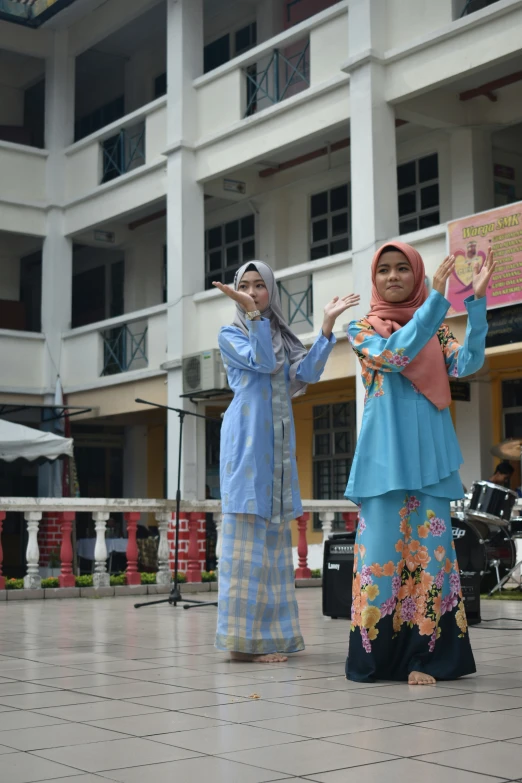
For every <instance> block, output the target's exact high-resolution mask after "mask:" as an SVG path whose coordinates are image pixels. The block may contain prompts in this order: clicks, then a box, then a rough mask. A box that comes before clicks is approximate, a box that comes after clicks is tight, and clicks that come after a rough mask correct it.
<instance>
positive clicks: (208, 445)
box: [0, 0, 522, 499]
mask: <svg viewBox="0 0 522 783" xmlns="http://www.w3.org/2000/svg"><path fill="white" fill-rule="evenodd" d="M57 2H58V3H59V2H60V0H57ZM521 29H522V0H496V1H493V2H485V1H484V0H437V2H433V1H432V0H371V2H370V0H341V1H340V2H333V1H332V0H258V1H256V0H235V1H234V2H232V1H230V2H225V0H166V1H165V0H163V1H161V2H158V1H157V0H104V2H101V0H75V2H73V3H72V4H68V7H67V8H65V9H64V10H61V11H60V12H59V13H57V14H56V15H55V16H53V17H52V18H51V19H49V20H48V21H46V22H45V23H44V24H42V25H41V26H40V27H34V28H31V27H27V26H24V25H19V24H13V23H12V22H10V21H8V19H7V18H4V19H2V21H0V62H1V63H2V73H3V75H4V76H3V78H2V85H1V86H0V181H1V183H2V192H1V195H0V357H1V362H2V368H3V374H2V381H1V383H0V405H1V406H6V407H5V409H4V410H5V412H6V414H9V415H11V417H14V418H16V420H19V421H24V420H26V421H30V422H32V423H33V424H34V423H35V421H36V419H35V417H36V416H40V412H41V408H40V407H39V406H45V405H50V404H52V402H53V400H54V394H55V385H56V380H57V377H59V379H60V381H61V384H62V387H63V391H64V394H65V396H66V399H67V403H68V404H69V405H71V406H78V407H83V408H90V409H91V411H90V412H89V413H88V414H84V415H82V416H79V417H78V418H77V419H72V420H71V421H72V422H73V435H74V437H75V441H76V444H77V449H78V452H79V454H80V456H78V463H79V465H78V470H79V479H80V492H81V494H85V495H93V494H94V495H98V496H111V495H112V496H118V495H121V496H125V497H133V496H134V497H147V496H149V497H158V496H162V495H163V494H164V493H165V494H166V495H167V496H168V497H174V494H175V491H176V481H177V453H178V416H177V414H176V413H175V412H173V411H169V412H168V414H167V413H166V412H164V411H162V410H160V409H153V408H148V407H146V406H144V405H142V404H140V403H136V402H135V400H136V399H137V398H141V399H145V400H150V401H152V402H155V403H159V404H160V405H169V406H172V407H175V408H184V409H186V410H188V411H192V412H197V413H205V412H206V413H207V414H209V415H211V416H214V417H216V418H219V415H220V413H222V412H223V410H224V409H225V408H226V405H227V404H228V400H229V397H227V392H226V389H224V388H223V383H222V376H221V374H220V373H219V371H217V372H216V373H215V374H214V375H215V377H214V379H213V382H212V383H210V381H209V384H210V386H212V387H213V388H206V389H204V391H205V392H216V394H215V395H212V394H210V393H209V394H196V395H193V397H194V396H195V398H196V401H195V402H191V401H190V400H189V398H187V397H186V396H185V397H183V396H181V395H183V394H184V393H185V394H186V393H187V388H188V387H187V383H188V382H189V379H188V378H187V372H188V369H187V363H186V362H185V373H184V371H183V370H184V366H183V360H184V359H186V358H187V357H190V356H193V355H196V357H197V356H198V355H201V354H202V353H204V352H209V351H210V352H211V351H212V350H215V349H216V348H217V335H218V331H219V329H220V327H221V326H222V325H224V324H226V323H228V322H230V320H231V318H232V308H231V304H230V302H229V301H228V300H227V299H226V298H225V297H223V296H222V295H221V294H219V292H217V291H216V290H214V289H212V287H211V282H212V280H222V281H224V282H231V281H232V279H233V274H234V271H235V270H236V269H237V267H238V266H239V265H240V264H241V263H242V262H243V261H244V260H249V259H253V258H259V259H262V260H264V261H266V262H268V263H269V264H270V265H271V266H272V267H274V268H275V269H276V270H277V277H278V280H279V283H280V286H281V294H282V299H283V304H284V306H285V308H286V310H287V313H288V317H289V320H291V321H292V323H293V325H294V327H295V329H296V331H298V332H299V333H300V335H301V337H302V339H303V340H304V341H305V342H308V343H310V342H311V341H312V340H313V337H314V335H315V334H316V333H317V331H318V329H319V328H320V324H321V321H322V310H323V307H324V304H325V303H326V301H328V300H329V299H330V298H331V297H333V296H334V295H336V294H339V293H347V292H350V291H356V292H359V293H360V294H361V295H362V304H361V310H360V314H362V313H363V312H364V311H365V309H366V308H367V307H368V303H369V293H370V287H369V266H370V261H371V257H372V255H373V253H374V251H375V249H376V248H377V247H378V246H379V245H380V244H381V243H382V242H383V241H385V240H390V239H393V238H397V237H399V236H400V237H401V239H403V240H405V241H407V242H409V243H411V244H413V245H414V246H415V247H417V248H418V249H419V251H420V252H421V253H422V255H423V257H424V260H425V262H426V266H427V273H428V276H429V277H431V276H432V275H433V273H434V271H435V269H436V268H437V266H438V264H439V263H440V262H441V260H442V259H443V258H444V256H445V255H446V225H447V223H448V221H450V220H453V219H455V218H458V217H463V216H466V215H470V214H473V213H476V212H479V211H481V210H487V209H491V208H493V207H495V206H499V205H502V204H505V203H508V202H510V201H516V200H520V199H522V76H521V71H522V66H521V63H522V43H521V38H520V30H521ZM341 327H342V324H339V333H338V337H339V341H338V344H337V346H336V348H335V350H334V352H333V354H332V357H331V359H330V362H329V364H328V366H327V369H326V373H325V376H324V379H323V381H322V382H321V383H320V384H317V385H316V386H315V387H313V388H312V389H311V390H310V392H309V393H308V395H307V396H306V397H305V398H303V399H302V400H300V401H299V402H298V403H297V404H296V406H295V417H296V429H297V438H298V455H299V471H300V480H301V485H302V494H303V496H305V497H318V498H321V497H324V496H332V497H340V496H341V494H342V490H343V489H344V487H343V484H344V485H345V483H346V478H347V474H348V472H349V466H350V461H351V456H352V455H353V450H354V445H355V439H356V429H357V419H358V418H360V415H361V413H362V395H361V391H360V387H359V384H358V382H356V380H355V376H356V371H357V368H356V365H355V361H354V359H353V357H352V355H351V352H350V350H349V347H348V345H347V342H346V339H345V338H344V336H343V330H342V328H341ZM453 327H454V331H455V333H456V334H457V336H459V335H460V336H462V334H463V332H464V328H465V323H464V322H463V320H462V319H460V318H456V319H454V321H453ZM520 339H521V340H522V337H521V338H520ZM508 342H509V341H508ZM521 350H522V344H521V343H518V342H517V341H515V342H510V344H508V345H506V346H501V347H500V348H499V347H497V348H492V349H488V363H487V366H486V368H485V370H484V372H483V374H482V375H481V376H480V377H479V378H477V379H474V382H473V383H472V384H471V387H470V388H471V392H470V394H471V399H470V401H456V402H455V403H454V406H453V414H454V419H455V422H456V427H457V432H458V435H459V437H460V440H461V444H462V448H463V451H464V454H465V458H466V465H465V468H464V471H463V480H464V482H465V483H466V484H468V485H469V484H470V483H471V482H472V481H473V480H474V479H478V478H487V474H488V473H489V471H490V468H491V466H492V464H491V456H490V454H489V449H490V447H491V446H492V445H493V443H494V442H496V441H498V440H500V439H501V438H502V437H504V436H505V435H506V431H505V427H504V422H505V421H506V418H505V417H506V410H507V409H508V410H511V409H513V410H515V409H516V408H517V405H519V406H522V402H520V400H519V397H520V394H521V392H520V386H521V383H522V382H521V380H520V378H521V376H522V373H521V372H520V367H521V364H522V362H521V356H522V353H521ZM204 361H205V360H204V359H202V360H201V362H204ZM211 361H212V359H211ZM201 362H200V364H201ZM184 376H185V386H184ZM506 381H509V382H513V383H512V386H510V387H509V390H508V392H509V393H508V394H507V396H508V397H509V394H511V395H512V401H513V400H514V403H517V404H513V405H512V404H511V403H509V400H508V403H509V405H507V403H506V402H505V400H504V401H503V398H504V397H506V393H505V391H504V386H503V384H505V382H506ZM195 383H196V386H195V388H196V387H197V379H196V382H195ZM506 388H507V387H506ZM220 389H221V391H220ZM510 399H511V398H510ZM506 405H507V407H506ZM27 406H35V407H34V408H32V409H28V408H27ZM17 408H18V410H17ZM22 408H23V410H22ZM31 411H32V412H31ZM516 426H519V425H518V424H517V425H516ZM218 428H219V427H218V426H217V427H216V423H215V422H214V423H211V422H210V423H208V424H207V425H205V422H203V421H202V420H196V419H191V418H190V417H187V418H186V420H185V433H184V435H185V438H184V445H183V460H182V495H183V497H184V498H185V499H191V498H203V497H205V494H206V491H208V489H207V490H206V486H207V485H208V488H209V489H210V494H211V495H213V496H214V497H217V496H218V495H217V492H218V482H217V471H218V458H217V449H218V445H219V437H218V434H217V430H218ZM508 434H509V433H508ZM167 455H168V458H167ZM102 463H103V464H102ZM27 476H28V478H27V481H34V475H33V474H31V475H29V473H28V474H27ZM83 477H85V478H84V479H83V486H82V478H83ZM11 480H12V481H15V478H13V476H11V478H10V479H9V481H11ZM9 481H7V480H5V481H4V491H3V492H2V493H0V494H15V492H14V491H13V488H12V486H11V485H10V484H9ZM20 486H21V485H20ZM28 486H29V484H24V487H25V490H24V491H25V493H26V494H29V492H28V491H27V487H28ZM9 490H10V491H9ZM21 492H22V490H20V493H21Z"/></svg>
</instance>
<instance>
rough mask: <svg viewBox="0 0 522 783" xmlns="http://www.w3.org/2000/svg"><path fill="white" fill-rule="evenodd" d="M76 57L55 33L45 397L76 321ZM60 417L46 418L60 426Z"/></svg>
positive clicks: (49, 106)
mask: <svg viewBox="0 0 522 783" xmlns="http://www.w3.org/2000/svg"><path fill="white" fill-rule="evenodd" d="M74 73H75V60H74V57H71V56H70V55H69V41H68V33H67V31H66V30H60V31H57V32H55V33H54V40H53V47H52V52H51V54H50V55H49V57H48V58H47V59H46V63H45V146H46V149H47V150H48V151H49V157H48V159H47V168H46V190H47V198H48V200H49V204H50V208H49V211H48V213H47V226H46V236H45V239H44V241H43V246H42V332H43V333H44V334H45V337H46V341H47V351H46V354H45V360H44V361H45V371H44V378H45V388H46V390H47V391H48V394H47V395H46V397H45V399H44V401H45V402H47V403H52V402H53V401H54V389H55V386H56V379H57V377H58V376H59V375H60V361H61V353H62V351H61V348H62V334H63V332H65V331H66V330H67V329H69V328H70V326H71V307H72V240H71V239H69V238H68V237H66V236H65V235H64V211H63V208H62V205H63V204H64V202H65V190H66V180H65V177H66V169H65V167H66V158H65V154H64V150H65V148H66V147H67V146H69V145H70V144H72V142H73V141H74V83H75V79H74ZM59 425H60V422H53V423H51V422H48V423H47V424H45V423H44V424H43V428H44V429H46V430H52V431H58V432H59ZM38 491H39V494H40V496H47V497H55V496H61V494H62V489H61V465H60V464H56V463H55V464H52V465H43V466H41V467H40V468H39V471H38Z"/></svg>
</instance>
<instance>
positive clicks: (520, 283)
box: [446, 202, 522, 315]
mask: <svg viewBox="0 0 522 783" xmlns="http://www.w3.org/2000/svg"><path fill="white" fill-rule="evenodd" d="M488 247H492V248H493V252H494V254H495V259H496V262H497V268H496V270H495V272H494V274H493V277H492V278H491V282H490V284H489V288H488V293H487V304H488V309H491V308H493V307H503V306H505V305H509V304H516V303H517V302H522V202H517V203H516V204H509V205H508V206H506V207H499V208H498V209H492V210H490V211H489V212H481V213H480V214H478V215H471V216H470V217H467V218H462V219H461V220H454V221H452V222H451V223H448V252H449V253H450V254H453V255H454V256H455V271H454V272H453V274H452V276H451V277H450V280H449V284H448V292H447V294H446V296H447V298H448V300H449V301H450V302H451V308H450V310H449V312H448V315H459V314H460V313H465V312H466V307H465V305H464V299H466V297H468V296H470V295H471V294H472V293H473V288H472V278H473V264H474V262H475V261H477V260H478V261H480V262H481V263H483V262H484V260H485V258H486V253H487V252H488Z"/></svg>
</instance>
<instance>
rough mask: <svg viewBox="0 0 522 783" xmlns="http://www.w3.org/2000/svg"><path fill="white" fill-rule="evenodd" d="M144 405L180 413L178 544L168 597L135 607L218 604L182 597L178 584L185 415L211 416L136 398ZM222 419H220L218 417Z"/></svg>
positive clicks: (177, 506) (188, 606) (190, 606)
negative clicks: (172, 581) (172, 582)
mask: <svg viewBox="0 0 522 783" xmlns="http://www.w3.org/2000/svg"><path fill="white" fill-rule="evenodd" d="M135 402H138V403H140V404H142V405H152V406H153V407H155V408H164V409H165V410H169V411H174V412H175V413H177V414H178V418H179V439H178V486H177V489H176V546H175V550H174V584H173V585H172V588H171V590H170V593H169V597H168V598H162V599H161V600H160V601H148V602H146V603H141V604H134V608H135V609H140V608H141V607H143V606H154V605H155V604H167V603H168V604H170V605H171V606H174V607H176V606H177V605H178V604H185V606H183V609H197V608H198V607H200V606H217V601H194V600H189V599H188V598H182V596H181V591H180V589H179V584H178V559H179V513H180V504H181V456H182V444H183V422H184V420H185V416H194V417H195V418H197V419H206V420H207V419H211V418H213V417H211V416H202V415H201V414H200V413H191V411H185V410H182V409H181V408H172V407H171V406H170V405H160V404H159V403H157V402H148V401H147V400H142V399H141V398H139V397H138V399H136V400H135ZM216 421H220V419H216Z"/></svg>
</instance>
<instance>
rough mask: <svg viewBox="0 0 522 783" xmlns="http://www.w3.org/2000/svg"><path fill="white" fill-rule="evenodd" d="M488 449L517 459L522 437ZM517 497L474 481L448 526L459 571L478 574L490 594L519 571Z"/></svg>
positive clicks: (521, 521)
mask: <svg viewBox="0 0 522 783" xmlns="http://www.w3.org/2000/svg"><path fill="white" fill-rule="evenodd" d="M491 453H492V454H493V455H495V456H496V457H500V458H501V459H506V460H519V459H521V456H522V438H510V439H509V440H505V441H503V442H502V443H499V444H498V445H497V446H494V447H493V448H492V449H491ZM517 499H518V495H517V493H516V492H513V491H512V490H511V489H507V488H506V487H501V486H499V485H497V484H492V483H491V482H490V481H476V482H475V483H474V484H473V487H472V489H471V492H470V493H468V494H466V496H465V499H464V500H463V501H459V502H458V503H455V504H454V510H453V513H452V519H451V526H452V529H453V540H454V542H455V549H456V552H457V559H458V561H459V568H460V571H461V574H463V575H468V576H471V575H477V576H480V589H481V592H482V591H484V590H489V595H493V593H494V592H496V591H497V590H502V588H503V586H504V585H505V583H506V582H507V581H508V580H509V579H511V577H512V576H513V575H514V574H515V572H516V571H517V570H518V571H519V574H520V567H521V566H522V560H519V561H518V562H517V555H516V541H517V539H520V540H522V508H520V507H515V504H516V502H517ZM518 513H520V516H519V515H518ZM519 589H522V583H521V582H520V580H519Z"/></svg>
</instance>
